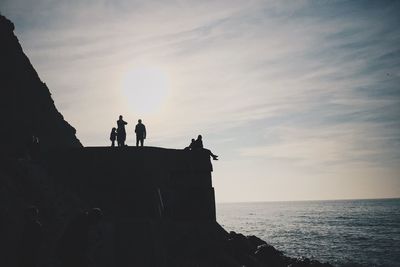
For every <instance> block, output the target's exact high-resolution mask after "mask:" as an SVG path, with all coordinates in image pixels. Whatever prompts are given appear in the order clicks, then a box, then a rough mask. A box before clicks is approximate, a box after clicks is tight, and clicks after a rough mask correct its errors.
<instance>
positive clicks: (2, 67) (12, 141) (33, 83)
mask: <svg viewBox="0 0 400 267" xmlns="http://www.w3.org/2000/svg"><path fill="white" fill-rule="evenodd" d="M13 31H14V25H13V23H12V22H11V21H9V20H8V19H7V18H5V17H4V16H2V15H0V122H1V130H0V147H1V152H0V155H1V156H4V155H6V156H18V157H20V156H21V155H23V154H25V153H26V150H27V149H28V146H29V145H30V142H31V138H32V136H37V137H39V139H40V147H41V149H43V150H51V149H55V148H65V147H80V146H82V145H81V143H80V142H79V140H78V139H77V138H76V136H75V132H76V131H75V129H74V128H73V127H72V126H71V125H69V124H68V123H67V122H66V121H65V120H64V118H63V116H62V115H61V114H60V113H59V112H58V111H57V109H56V107H55V106H54V102H53V100H52V98H51V95H50V92H49V89H48V88H47V86H46V84H45V83H43V82H42V81H41V80H40V78H39V76H38V74H37V73H36V71H35V69H34V68H33V66H32V65H31V63H30V61H29V59H28V57H27V56H26V55H25V54H24V52H23V50H22V47H21V45H20V44H19V42H18V39H17V37H16V36H15V35H14V33H13Z"/></svg>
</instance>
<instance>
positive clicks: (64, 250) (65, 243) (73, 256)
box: [58, 208, 103, 267]
mask: <svg viewBox="0 0 400 267" xmlns="http://www.w3.org/2000/svg"><path fill="white" fill-rule="evenodd" d="M102 217H103V213H102V211H101V210H100V209H99V208H93V209H92V210H90V211H89V212H81V213H79V214H78V215H77V216H76V217H75V218H74V219H73V220H72V221H71V222H70V223H69V224H68V225H67V227H66V229H65V231H64V234H63V236H62V237H61V239H60V242H59V246H58V255H59V258H60V260H61V262H62V266H64V267H71V266H75V267H87V266H88V264H89V257H88V250H89V243H90V240H89V231H90V228H91V227H92V226H96V225H97V224H98V223H99V222H100V220H101V219H102Z"/></svg>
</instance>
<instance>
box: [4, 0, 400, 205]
mask: <svg viewBox="0 0 400 267" xmlns="http://www.w3.org/2000/svg"><path fill="white" fill-rule="evenodd" d="M0 13H1V14H3V15H5V16H6V17H8V18H9V19H10V20H12V21H13V22H14V24H15V27H16V29H15V34H16V35H17V37H18V38H19V41H20V43H21V45H22V47H23V49H24V52H25V53H26V54H27V56H28V57H29V58H30V60H31V62H32V64H33V66H34V67H35V69H36V70H37V72H38V74H39V76H40V78H41V79H42V81H43V82H45V83H46V84H47V85H48V87H49V89H50V91H51V93H52V96H53V99H54V101H55V104H56V106H57V108H58V110H59V111H60V112H61V113H62V114H63V115H64V118H65V119H66V120H67V121H68V122H69V123H70V124H71V125H73V126H74V127H75V128H76V129H77V137H78V138H79V139H80V140H81V142H82V143H83V144H84V145H85V146H98V145H102V146H105V145H109V140H108V137H109V132H110V130H111V128H112V127H113V126H115V122H116V120H117V119H118V115H120V114H122V115H124V118H125V120H126V121H127V122H128V123H129V124H128V125H127V126H128V127H127V132H128V144H130V145H133V144H134V134H133V128H134V125H135V124H136V121H137V119H139V118H141V119H142V120H143V122H144V123H145V125H146V127H147V129H148V139H147V140H146V144H147V145H149V146H161V147H169V148H183V147H185V146H187V145H188V144H189V143H190V139H191V138H194V137H196V136H197V135H198V134H202V135H203V139H204V144H205V146H206V147H208V148H210V149H211V150H212V151H213V152H214V153H215V154H218V155H219V156H220V160H219V161H217V162H213V166H214V172H213V184H214V187H215V189H216V199H217V201H218V202H241V201H280V200H313V199H348V198H381V197H400V45H399V44H400V16H399V15H398V14H400V2H399V1H323V0H321V1H314V0H305V1H278V0H276V1H257V0H254V1H253V0H249V1H239V0H229V1H228V0H223V1H207V0H205V1H144V0H140V1H139V0H135V1H131V0H113V1H105V0H98V1H94V0H93V1H89V0H71V1H51V0H37V1H27V0H26V1H23V0H0Z"/></svg>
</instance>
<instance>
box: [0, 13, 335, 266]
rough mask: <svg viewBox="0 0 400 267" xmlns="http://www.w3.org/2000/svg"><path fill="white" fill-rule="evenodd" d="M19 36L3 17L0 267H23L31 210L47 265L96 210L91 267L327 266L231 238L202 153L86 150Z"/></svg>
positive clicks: (147, 149) (253, 241)
mask: <svg viewBox="0 0 400 267" xmlns="http://www.w3.org/2000/svg"><path fill="white" fill-rule="evenodd" d="M13 29H14V26H13V24H12V23H11V22H10V21H8V20H7V19H6V18H5V17H3V16H0V40H1V42H0V55H1V61H0V70H1V75H2V76H1V77H0V85H1V88H0V90H1V92H0V93H1V95H2V97H1V105H0V106H1V108H2V112H0V113H1V114H2V115H0V116H1V118H2V127H3V128H2V131H1V134H2V135H1V137H0V140H2V143H1V146H2V150H1V151H0V237H1V238H0V265H1V266H5V267H14V266H17V262H18V255H19V253H18V247H19V242H20V240H21V235H22V233H23V222H24V218H23V213H24V210H25V207H27V206H29V205H35V206H37V207H38V209H39V210H40V213H39V217H40V221H41V224H42V232H43V236H42V242H41V245H40V247H39V248H38V266H42V267H43V266H49V267H50V266H55V267H56V266H61V262H60V259H59V257H57V254H58V253H57V249H58V248H59V240H60V238H61V236H62V235H63V233H64V231H65V229H66V227H67V224H68V222H70V221H71V220H72V219H73V218H74V216H75V215H76V214H77V213H78V212H80V211H82V210H88V209H90V208H92V207H99V208H101V209H102V211H103V213H104V217H103V219H102V221H101V223H100V224H98V225H96V228H94V229H92V230H94V231H93V233H94V234H93V235H88V241H89V242H88V246H90V247H89V248H88V255H87V264H86V266H99V267H102V266H104V267H106V266H108V267H111V266H160V267H166V266H171V267H179V266H182V267H187V266H188V267H190V266H193V267H194V266H196V267H201V266H205V267H219V266H221V267H223V266H228V267H230V266H232V267H236V266H237V267H239V266H248V267H252V266H254V267H258V266H269V267H270V266H277V267H280V266H292V267H307V266H330V265H329V264H321V263H319V262H317V261H311V260H309V259H293V258H289V257H286V256H284V255H283V254H282V253H281V252H279V251H277V250H276V249H274V248H273V247H272V246H270V245H268V244H267V243H265V242H264V241H262V240H260V239H259V238H257V237H254V236H250V237H245V236H243V235H241V234H236V233H233V232H231V233H228V232H226V231H225V230H224V229H223V228H222V227H221V226H220V225H219V224H218V223H217V222H216V216H215V200H214V188H213V187H212V179H211V172H212V165H211V162H210V159H209V155H208V154H207V153H206V152H204V151H184V150H174V149H162V148H152V147H145V148H130V147H126V148H114V149H113V148H83V147H82V145H81V144H80V142H79V140H78V139H77V138H76V136H75V129H74V128H72V126H70V125H69V124H68V123H67V122H66V121H64V119H63V117H62V115H61V114H60V113H59V112H58V111H57V109H56V108H55V106H54V103H53V101H52V99H51V97H50V93H49V91H48V89H47V87H46V85H45V84H44V83H42V82H41V81H40V79H39V77H38V75H37V73H36V72H35V70H34V69H33V67H32V66H31V64H30V62H29V60H28V58H27V57H26V56H25V55H24V53H23V51H22V48H21V46H20V45H19V43H18V40H17V38H16V37H15V35H14V34H13ZM4 126H6V128H7V129H5V128H4ZM10 128H11V129H12V130H13V133H15V135H14V134H13V135H12V136H10V135H9V132H8V131H7V130H8V129H10ZM4 129H5V130H4ZM32 135H35V136H37V137H39V139H40V146H39V145H36V147H35V150H34V153H33V149H32V147H31V144H30V143H29V142H25V140H26V139H29V138H30V137H31V136H32Z"/></svg>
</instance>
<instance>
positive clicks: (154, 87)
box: [123, 67, 168, 114]
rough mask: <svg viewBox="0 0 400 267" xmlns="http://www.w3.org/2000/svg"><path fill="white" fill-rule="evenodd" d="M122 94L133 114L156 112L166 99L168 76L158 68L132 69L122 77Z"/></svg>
mask: <svg viewBox="0 0 400 267" xmlns="http://www.w3.org/2000/svg"><path fill="white" fill-rule="evenodd" d="M123 92H124V95H125V97H126V98H127V101H128V104H129V105H130V106H131V108H132V109H133V110H134V111H135V112H138V113H140V114H147V113H152V112H156V111H157V110H158V109H159V108H160V107H161V106H162V104H163V103H164V101H165V99H166V97H167V94H168V76H167V74H166V73H165V72H164V71H162V70H161V69H158V68H152V67H142V68H133V69H131V70H130V71H128V72H127V73H126V75H125V77H124V81H123Z"/></svg>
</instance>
